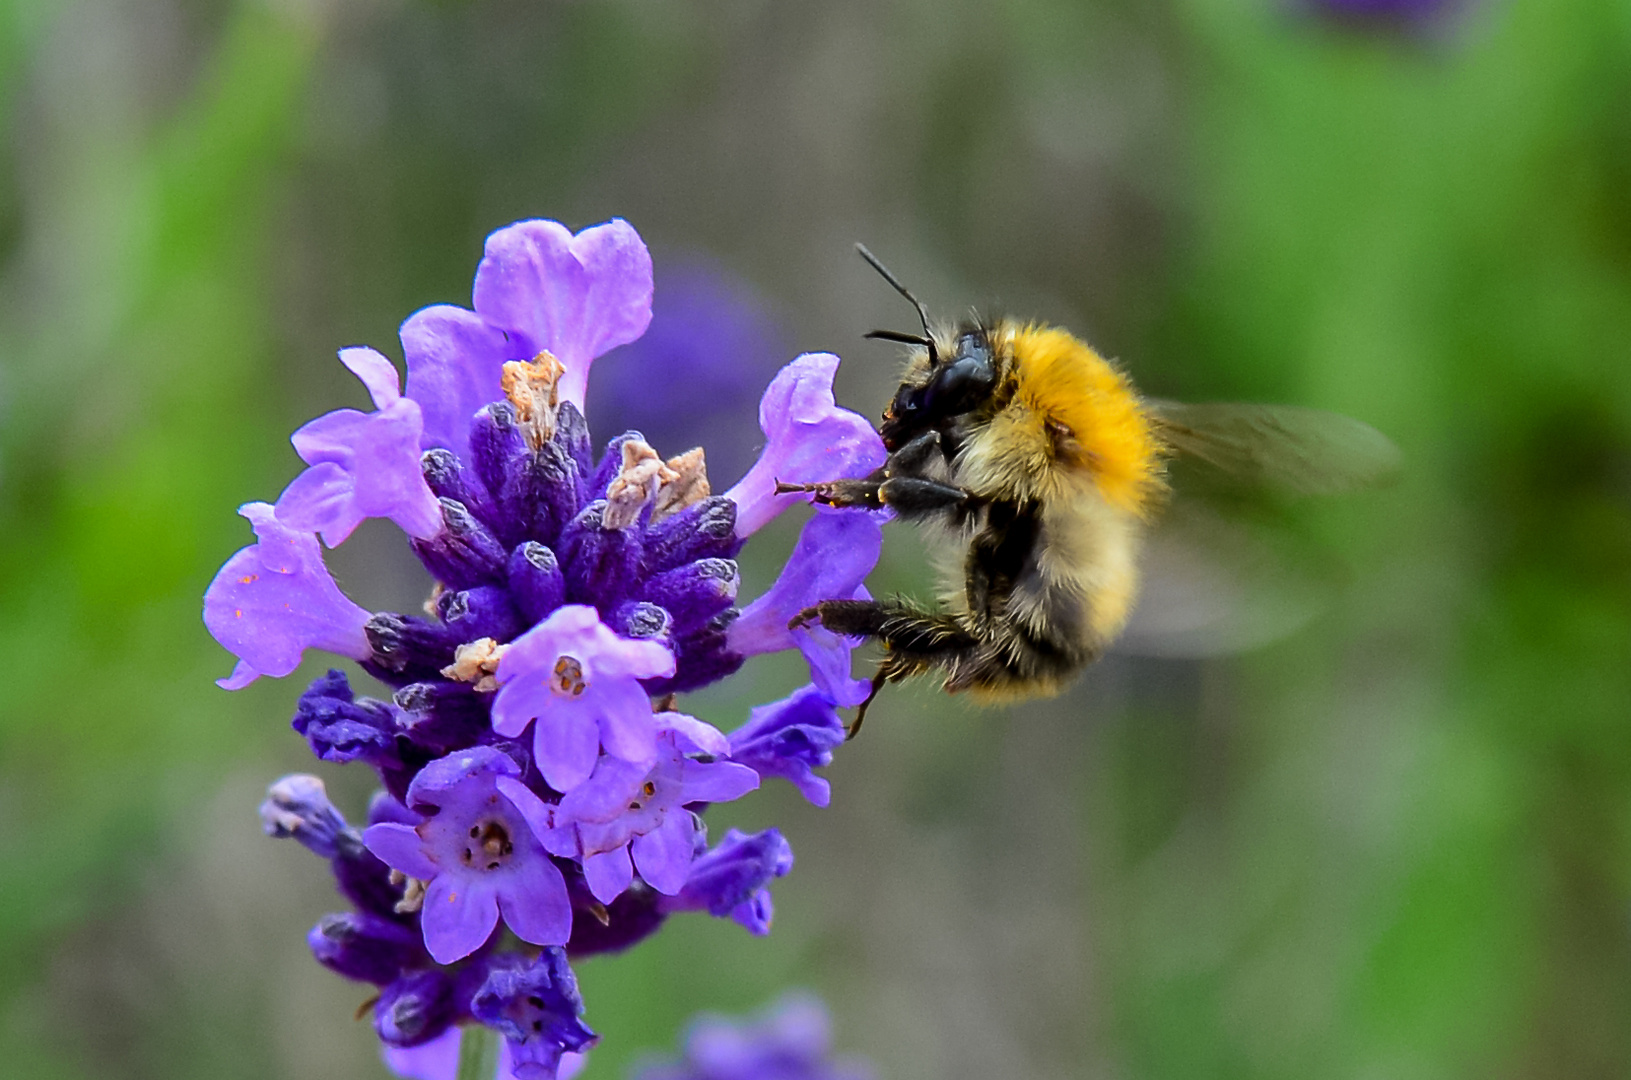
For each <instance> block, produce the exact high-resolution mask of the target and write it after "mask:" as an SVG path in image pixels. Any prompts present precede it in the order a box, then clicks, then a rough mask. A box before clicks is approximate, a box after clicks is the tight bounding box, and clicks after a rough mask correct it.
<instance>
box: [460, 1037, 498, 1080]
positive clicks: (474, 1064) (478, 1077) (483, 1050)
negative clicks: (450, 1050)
mask: <svg viewBox="0 0 1631 1080" xmlns="http://www.w3.org/2000/svg"><path fill="white" fill-rule="evenodd" d="M498 1040H499V1034H498V1032H497V1031H494V1030H493V1029H492V1028H490V1027H488V1026H487V1025H486V1024H471V1025H469V1026H468V1027H466V1028H465V1029H464V1034H463V1035H461V1036H460V1037H459V1076H458V1080H493V1078H494V1077H495V1076H496V1075H497V1073H498Z"/></svg>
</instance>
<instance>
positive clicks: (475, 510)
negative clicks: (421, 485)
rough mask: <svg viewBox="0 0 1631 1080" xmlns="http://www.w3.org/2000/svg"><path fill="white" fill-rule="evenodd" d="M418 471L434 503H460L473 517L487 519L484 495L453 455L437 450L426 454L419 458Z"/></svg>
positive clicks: (474, 479)
mask: <svg viewBox="0 0 1631 1080" xmlns="http://www.w3.org/2000/svg"><path fill="white" fill-rule="evenodd" d="M419 471H420V472H422V473H423V474H424V476H425V483H426V484H427V485H428V486H429V487H430V490H431V494H433V495H435V496H436V497H437V498H438V499H452V500H453V501H454V502H456V503H461V504H462V505H464V506H465V507H466V508H467V509H468V510H469V511H470V512H471V513H472V514H475V515H476V516H477V517H485V516H486V515H487V512H488V508H487V494H486V492H484V491H482V490H481V489H480V487H479V485H480V483H481V481H480V480H479V479H478V478H477V477H476V476H475V475H474V474H472V473H471V472H470V470H468V469H466V468H465V466H464V463H463V462H462V461H460V460H459V458H458V455H456V454H454V453H453V451H451V450H444V449H442V448H441V447H439V446H438V447H436V448H434V449H431V450H426V451H425V452H424V454H422V455H421V456H420V458H419Z"/></svg>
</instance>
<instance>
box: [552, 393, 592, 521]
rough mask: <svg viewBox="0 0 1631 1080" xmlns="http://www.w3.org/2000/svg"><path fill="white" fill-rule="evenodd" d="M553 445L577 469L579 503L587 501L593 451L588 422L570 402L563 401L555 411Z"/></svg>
mask: <svg viewBox="0 0 1631 1080" xmlns="http://www.w3.org/2000/svg"><path fill="white" fill-rule="evenodd" d="M554 441H555V444H556V445H557V446H559V447H560V448H561V449H562V450H563V451H565V452H566V456H567V457H569V458H571V459H572V463H573V464H574V465H576V466H577V469H578V483H579V485H580V487H581V488H583V489H585V490H580V492H579V494H578V501H579V502H587V501H588V498H589V496H588V493H587V490H586V489H587V485H588V482H589V474H590V472H591V471H593V468H594V462H593V461H592V460H591V459H592V457H593V449H592V448H591V447H590V445H589V422H588V421H587V420H585V419H584V418H583V413H581V412H579V411H578V407H577V406H576V405H574V404H572V403H571V402H570V401H563V402H561V403H560V405H559V406H557V407H556V409H555V440H554Z"/></svg>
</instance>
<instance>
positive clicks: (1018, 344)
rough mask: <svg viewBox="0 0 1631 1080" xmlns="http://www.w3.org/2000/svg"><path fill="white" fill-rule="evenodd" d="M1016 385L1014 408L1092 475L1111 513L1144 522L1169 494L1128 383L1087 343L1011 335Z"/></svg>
mask: <svg viewBox="0 0 1631 1080" xmlns="http://www.w3.org/2000/svg"><path fill="white" fill-rule="evenodd" d="M1008 345H1009V348H1011V349H1012V355H1013V358H1014V364H1013V374H1014V378H1015V380H1016V387H1015V390H1014V397H1013V400H1012V402H1011V403H1010V404H1011V405H1019V406H1020V407H1021V408H1022V409H1023V410H1024V412H1025V413H1027V414H1029V415H1028V418H1027V420H1028V425H1035V426H1036V427H1037V428H1038V429H1039V430H1037V431H1036V436H1037V437H1038V438H1040V439H1044V440H1046V442H1047V444H1048V445H1049V447H1050V449H1051V451H1052V452H1053V454H1055V455H1057V456H1060V457H1063V458H1065V459H1067V460H1068V459H1071V458H1074V459H1076V460H1075V461H1073V462H1071V464H1074V465H1076V466H1078V467H1079V468H1082V469H1084V470H1086V471H1087V472H1088V473H1089V475H1091V477H1092V479H1093V482H1094V485H1095V486H1096V487H1097V489H1098V491H1099V494H1100V495H1101V496H1102V497H1103V498H1104V500H1105V501H1106V502H1107V503H1109V504H1110V505H1111V506H1114V507H1116V508H1117V509H1120V510H1124V511H1126V512H1127V513H1130V514H1134V515H1136V516H1138V517H1146V516H1147V515H1148V514H1149V513H1150V512H1151V511H1152V509H1153V508H1154V505H1155V503H1156V502H1157V501H1158V500H1159V498H1160V497H1161V495H1162V494H1163V493H1164V491H1165V490H1166V485H1165V482H1164V481H1163V479H1162V467H1161V460H1162V454H1163V450H1164V447H1163V446H1162V444H1161V441H1160V440H1159V439H1158V438H1157V437H1156V434H1155V431H1154V428H1153V426H1152V425H1151V423H1150V419H1149V417H1148V415H1147V414H1146V413H1145V412H1144V408H1143V405H1142V404H1141V403H1140V401H1139V397H1138V393H1137V391H1136V390H1134V389H1133V385H1132V383H1131V382H1130V381H1129V380H1128V379H1127V377H1126V376H1125V375H1123V374H1122V373H1121V372H1119V371H1117V370H1116V368H1115V367H1114V366H1113V365H1111V363H1110V362H1109V361H1108V360H1106V359H1104V357H1102V356H1100V355H1099V354H1098V353H1097V352H1095V351H1094V350H1093V349H1092V348H1091V347H1090V346H1088V345H1087V344H1086V343H1085V342H1082V341H1080V340H1078V339H1077V338H1076V337H1074V336H1073V335H1071V334H1070V333H1068V332H1066V331H1064V330H1060V329H1058V328H1056V327H1050V326H1037V325H1035V324H1031V325H1027V326H1020V327H1015V328H1014V329H1013V330H1012V331H1010V334H1009V340H1008Z"/></svg>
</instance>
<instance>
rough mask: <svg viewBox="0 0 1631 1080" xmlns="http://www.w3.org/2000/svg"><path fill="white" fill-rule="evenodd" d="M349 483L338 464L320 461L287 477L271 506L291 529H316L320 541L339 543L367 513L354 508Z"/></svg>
mask: <svg viewBox="0 0 1631 1080" xmlns="http://www.w3.org/2000/svg"><path fill="white" fill-rule="evenodd" d="M352 486H353V485H352V482H351V475H350V474H349V473H347V472H346V471H345V469H344V468H343V467H342V466H340V465H338V464H336V463H335V462H332V461H324V462H321V463H319V464H317V465H313V466H312V467H311V468H309V469H307V470H305V471H304V472H302V473H301V474H300V475H299V476H297V477H295V478H294V479H293V480H292V481H290V483H289V486H288V487H286V488H284V489H283V494H281V495H279V496H278V499H277V503H276V505H275V506H274V508H273V509H274V510H275V512H276V513H277V517H278V520H279V521H281V522H283V523H284V524H285V525H288V526H289V527H290V528H291V529H298V530H299V531H301V532H314V533H320V534H322V537H323V543H325V544H327V545H328V546H329V547H331V548H332V547H339V546H340V545H341V544H342V543H344V542H345V539H346V537H348V536H350V535H351V534H352V532H354V531H355V530H356V528H357V526H358V525H361V524H362V523H363V519H364V518H365V517H366V516H367V515H365V514H364V513H363V512H362V511H360V510H358V509H357V500H356V499H355V498H354V497H353V494H352Z"/></svg>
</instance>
